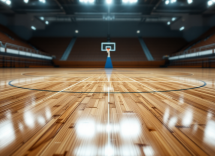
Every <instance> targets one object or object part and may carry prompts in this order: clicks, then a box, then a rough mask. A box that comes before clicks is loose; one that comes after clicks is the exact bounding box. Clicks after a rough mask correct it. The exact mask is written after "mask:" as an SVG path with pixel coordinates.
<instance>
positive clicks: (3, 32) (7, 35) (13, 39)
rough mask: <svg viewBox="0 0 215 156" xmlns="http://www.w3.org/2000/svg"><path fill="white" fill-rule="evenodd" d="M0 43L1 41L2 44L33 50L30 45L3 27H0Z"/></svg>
mask: <svg viewBox="0 0 215 156" xmlns="http://www.w3.org/2000/svg"><path fill="white" fill-rule="evenodd" d="M0 41H2V42H3V43H11V44H15V45H18V46H22V47H26V48H30V49H32V48H33V47H32V46H31V45H29V44H28V43H27V42H25V41H23V40H22V39H21V38H20V37H18V36H17V35H16V34H15V33H14V32H12V31H11V30H10V29H8V28H7V27H5V26H3V25H0Z"/></svg>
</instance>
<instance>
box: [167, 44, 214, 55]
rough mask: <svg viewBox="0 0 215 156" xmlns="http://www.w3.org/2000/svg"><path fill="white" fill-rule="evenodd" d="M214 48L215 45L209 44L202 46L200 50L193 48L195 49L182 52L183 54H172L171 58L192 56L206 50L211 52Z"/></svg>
mask: <svg viewBox="0 0 215 156" xmlns="http://www.w3.org/2000/svg"><path fill="white" fill-rule="evenodd" d="M214 48H215V43H213V44H209V45H205V46H201V47H198V48H193V49H189V50H185V51H181V52H178V53H175V54H172V55H171V56H178V55H184V54H190V53H195V52H200V51H204V50H211V49H214Z"/></svg>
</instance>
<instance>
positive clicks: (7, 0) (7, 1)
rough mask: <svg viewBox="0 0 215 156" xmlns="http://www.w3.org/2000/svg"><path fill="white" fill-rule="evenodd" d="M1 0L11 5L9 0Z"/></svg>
mask: <svg viewBox="0 0 215 156" xmlns="http://www.w3.org/2000/svg"><path fill="white" fill-rule="evenodd" d="M1 1H2V2H3V3H5V4H7V5H11V0H1Z"/></svg>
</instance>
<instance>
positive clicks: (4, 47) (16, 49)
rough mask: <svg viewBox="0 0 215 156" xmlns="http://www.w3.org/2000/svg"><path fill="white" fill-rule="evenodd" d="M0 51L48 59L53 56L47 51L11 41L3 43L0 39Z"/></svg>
mask: <svg viewBox="0 0 215 156" xmlns="http://www.w3.org/2000/svg"><path fill="white" fill-rule="evenodd" d="M0 52H4V53H8V54H16V55H22V56H28V57H36V58H42V59H49V60H51V59H52V58H53V56H51V55H49V54H47V53H44V52H41V51H39V50H35V49H30V48H26V47H22V46H18V45H15V44H11V43H5V44H3V43H2V42H1V41H0Z"/></svg>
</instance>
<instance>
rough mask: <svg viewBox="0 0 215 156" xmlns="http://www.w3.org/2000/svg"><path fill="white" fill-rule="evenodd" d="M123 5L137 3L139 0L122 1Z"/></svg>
mask: <svg viewBox="0 0 215 156" xmlns="http://www.w3.org/2000/svg"><path fill="white" fill-rule="evenodd" d="M122 2H123V3H137V0H122Z"/></svg>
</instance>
